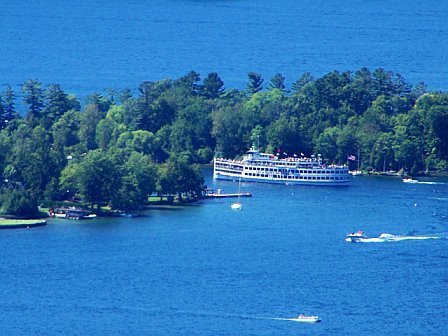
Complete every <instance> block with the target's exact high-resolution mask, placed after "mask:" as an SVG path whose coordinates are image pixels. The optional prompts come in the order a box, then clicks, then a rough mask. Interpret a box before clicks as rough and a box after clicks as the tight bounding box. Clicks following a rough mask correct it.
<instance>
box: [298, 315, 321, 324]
mask: <svg viewBox="0 0 448 336" xmlns="http://www.w3.org/2000/svg"><path fill="white" fill-rule="evenodd" d="M294 320H295V321H297V322H305V323H316V322H320V318H319V316H307V315H304V314H300V315H299V316H297V317H296V318H295V319H294Z"/></svg>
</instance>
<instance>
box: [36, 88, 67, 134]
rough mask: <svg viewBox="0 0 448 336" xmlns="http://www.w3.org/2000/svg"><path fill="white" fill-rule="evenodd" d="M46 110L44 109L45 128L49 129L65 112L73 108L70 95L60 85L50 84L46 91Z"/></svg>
mask: <svg viewBox="0 0 448 336" xmlns="http://www.w3.org/2000/svg"><path fill="white" fill-rule="evenodd" d="M45 102H46V104H45V108H44V109H43V111H42V112H43V113H42V114H43V119H44V120H45V123H44V126H46V127H49V126H50V125H52V124H53V123H54V122H56V121H57V120H58V119H59V118H60V117H61V116H62V115H63V114H64V113H65V112H67V111H68V110H70V109H71V108H72V104H71V102H70V100H69V98H68V95H67V94H66V93H65V92H64V91H63V90H62V89H61V87H60V85H59V84H50V85H49V86H48V88H47V90H46V91H45Z"/></svg>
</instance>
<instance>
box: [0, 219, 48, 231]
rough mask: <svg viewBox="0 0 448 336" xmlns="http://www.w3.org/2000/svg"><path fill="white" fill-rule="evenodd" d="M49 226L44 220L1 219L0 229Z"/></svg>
mask: <svg viewBox="0 0 448 336" xmlns="http://www.w3.org/2000/svg"><path fill="white" fill-rule="evenodd" d="M43 225H47V221H46V220H42V219H0V229H17V228H30V227H35V226H43Z"/></svg>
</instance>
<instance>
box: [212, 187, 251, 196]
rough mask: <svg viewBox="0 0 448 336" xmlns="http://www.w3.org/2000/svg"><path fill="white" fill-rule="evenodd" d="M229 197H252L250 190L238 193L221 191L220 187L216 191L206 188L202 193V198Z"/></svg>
mask: <svg viewBox="0 0 448 336" xmlns="http://www.w3.org/2000/svg"><path fill="white" fill-rule="evenodd" d="M229 197H252V193H251V192H239V193H223V192H222V191H221V189H218V190H217V191H216V192H215V191H214V190H213V189H207V190H206V191H205V194H204V198H229Z"/></svg>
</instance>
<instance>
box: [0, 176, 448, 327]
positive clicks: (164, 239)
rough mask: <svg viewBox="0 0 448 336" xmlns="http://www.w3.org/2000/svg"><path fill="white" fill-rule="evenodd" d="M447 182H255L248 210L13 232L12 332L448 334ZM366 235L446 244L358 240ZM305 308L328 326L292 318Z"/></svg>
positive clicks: (8, 277)
mask: <svg viewBox="0 0 448 336" xmlns="http://www.w3.org/2000/svg"><path fill="white" fill-rule="evenodd" d="M206 174H207V183H208V186H209V187H213V188H222V190H223V191H224V192H234V191H236V189H237V188H238V185H237V183H233V182H214V181H212V180H211V174H210V171H207V172H206ZM434 181H436V182H437V183H438V184H430V183H427V184H415V185H414V184H412V185H411V184H406V183H403V182H401V180H400V179H398V178H375V177H359V178H354V180H353V183H352V185H351V186H349V187H342V188H341V187H339V188H338V187H336V188H327V187H300V186H283V185H265V184H251V183H242V190H248V191H251V192H252V193H253V197H252V198H244V199H243V210H242V211H239V212H238V211H232V210H231V209H230V204H231V199H225V200H207V201H203V202H201V203H200V204H197V205H193V206H189V207H182V208H178V209H175V210H161V209H159V210H151V211H149V212H147V214H146V216H145V217H142V218H112V219H102V218H99V219H96V220H93V221H70V220H51V221H50V223H49V225H47V226H46V227H41V228H34V229H27V230H22V229H16V230H2V231H0V246H1V248H0V258H1V263H0V274H1V281H0V305H1V307H2V314H0V325H1V326H2V334H4V335H210V336H212V335H213V336H215V335H282V336H285V335H291V336H292V335H294V336H296V335H447V331H446V330H447V329H446V325H447V323H448V316H447V315H446V313H445V312H446V308H447V286H448V282H447V279H448V268H447V260H448V239H446V237H447V236H448V227H447V225H448V217H447V216H448V207H447V206H448V181H443V180H427V182H431V183H433V182H434ZM444 182H445V183H444ZM358 229H362V230H364V231H365V232H366V234H367V235H369V236H371V237H376V236H378V235H379V234H381V233H392V234H399V235H407V234H411V235H422V236H428V237H445V238H439V239H428V240H406V241H399V242H383V243H364V244H352V243H347V242H345V241H344V238H345V234H346V233H348V232H352V231H355V230H358ZM300 312H304V313H307V314H317V315H319V316H320V317H321V318H322V322H321V323H319V324H315V325H306V324H300V323H297V322H292V321H288V320H287V319H288V318H292V317H294V316H296V315H298V314H299V313H300Z"/></svg>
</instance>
